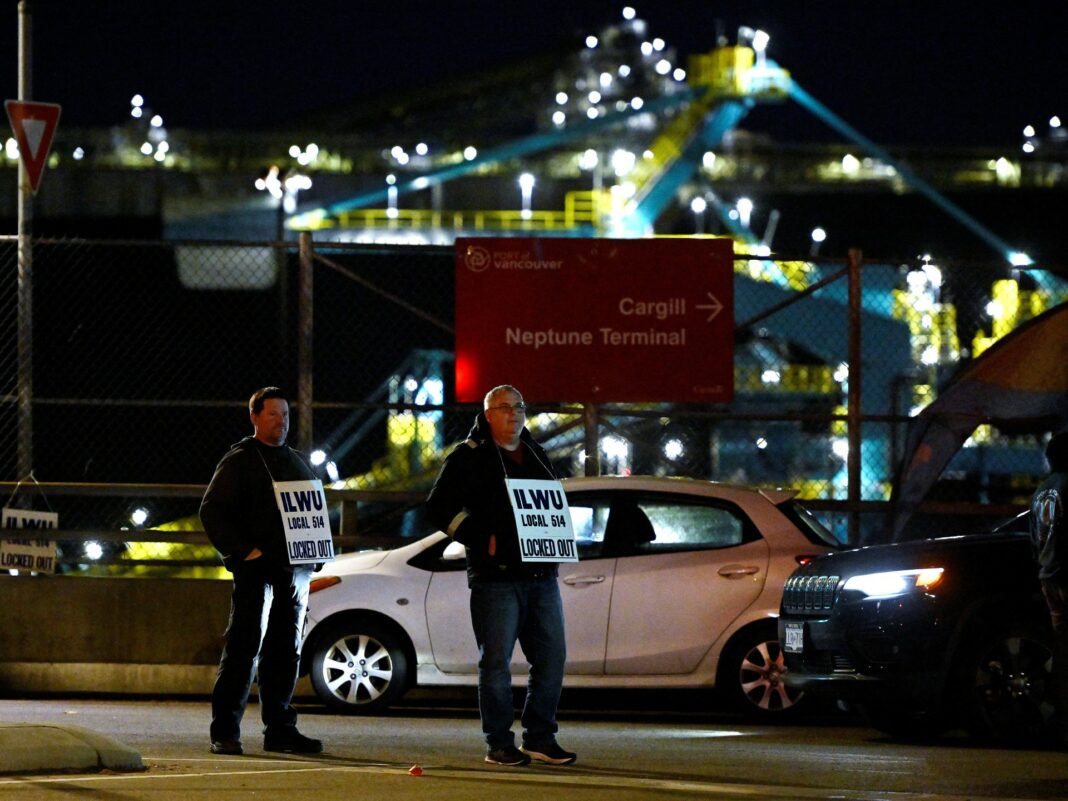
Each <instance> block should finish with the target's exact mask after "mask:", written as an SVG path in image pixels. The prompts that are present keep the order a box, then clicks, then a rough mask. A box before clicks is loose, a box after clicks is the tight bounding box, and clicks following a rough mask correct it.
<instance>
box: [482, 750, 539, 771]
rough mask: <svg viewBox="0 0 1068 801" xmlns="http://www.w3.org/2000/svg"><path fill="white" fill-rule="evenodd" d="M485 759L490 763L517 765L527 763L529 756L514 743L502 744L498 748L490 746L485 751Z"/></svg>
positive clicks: (528, 762)
mask: <svg viewBox="0 0 1068 801" xmlns="http://www.w3.org/2000/svg"><path fill="white" fill-rule="evenodd" d="M486 761H487V762H489V763H490V764H491V765H508V766H510V767H518V766H520V765H529V764H530V757H528V756H527V755H526V754H524V753H523V752H522V751H520V750H519V749H518V748H516V747H515V746H514V745H504V746H501V747H500V748H491V749H490V750H489V751H487V752H486Z"/></svg>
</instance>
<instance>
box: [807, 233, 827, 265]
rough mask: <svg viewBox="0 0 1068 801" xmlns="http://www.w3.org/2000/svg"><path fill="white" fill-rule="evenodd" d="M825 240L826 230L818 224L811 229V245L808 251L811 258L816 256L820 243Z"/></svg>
mask: <svg viewBox="0 0 1068 801" xmlns="http://www.w3.org/2000/svg"><path fill="white" fill-rule="evenodd" d="M826 240H827V232H826V231H825V230H823V229H822V228H820V227H819V226H818V225H817V226H816V227H815V228H813V229H812V247H811V248H810V249H809V251H808V255H809V256H810V257H811V258H813V259H814V258H816V256H817V255H819V252H820V245H822V244H823V243H824V242H825V241H826Z"/></svg>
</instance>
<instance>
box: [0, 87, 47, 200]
mask: <svg viewBox="0 0 1068 801" xmlns="http://www.w3.org/2000/svg"><path fill="white" fill-rule="evenodd" d="M4 108H5V109H7V118H8V120H9V121H10V122H11V130H12V132H13V133H14V134H15V141H16V142H18V143H19V158H21V159H22V163H23V164H24V165H25V166H26V177H27V178H29V179H30V189H32V190H33V193H34V194H37V185H38V184H39V183H40V182H41V172H42V171H43V170H44V165H45V162H46V161H47V160H48V151H49V150H50V149H51V147H52V137H53V136H55V134H56V126H57V125H58V124H59V112H60V107H59V106H57V105H56V104H55V103H32V102H30V101H28V100H5V101H4Z"/></svg>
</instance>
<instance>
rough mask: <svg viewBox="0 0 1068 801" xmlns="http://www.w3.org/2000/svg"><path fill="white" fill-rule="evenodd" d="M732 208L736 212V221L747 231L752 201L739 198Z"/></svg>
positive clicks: (751, 212)
mask: <svg viewBox="0 0 1068 801" xmlns="http://www.w3.org/2000/svg"><path fill="white" fill-rule="evenodd" d="M734 207H735V208H736V209H737V210H738V221H739V222H740V223H741V224H742V225H743V226H744V227H745V228H746V230H748V229H749V222H750V220H751V219H752V217H753V201H752V200H750V199H749V198H747V197H740V198H738V202H737V203H735V204H734Z"/></svg>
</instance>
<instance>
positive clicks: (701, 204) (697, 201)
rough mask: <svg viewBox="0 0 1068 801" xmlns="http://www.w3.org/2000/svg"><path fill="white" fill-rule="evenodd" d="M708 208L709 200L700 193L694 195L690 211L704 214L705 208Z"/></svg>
mask: <svg viewBox="0 0 1068 801" xmlns="http://www.w3.org/2000/svg"><path fill="white" fill-rule="evenodd" d="M707 208H708V202H707V201H706V200H705V199H704V198H703V197H701V196H700V195H696V196H694V198H693V200H691V201H690V211H692V212H693V213H694V214H704V212H705V209H707Z"/></svg>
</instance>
